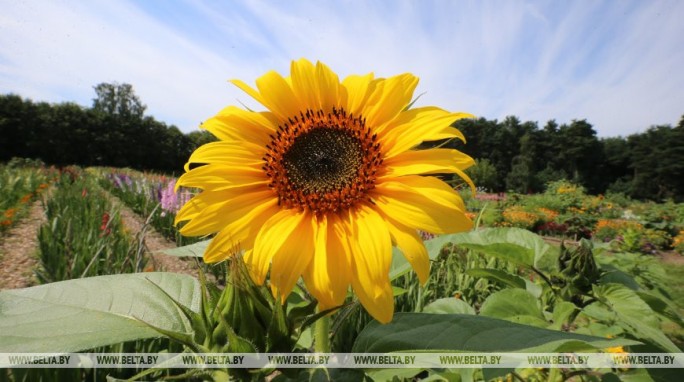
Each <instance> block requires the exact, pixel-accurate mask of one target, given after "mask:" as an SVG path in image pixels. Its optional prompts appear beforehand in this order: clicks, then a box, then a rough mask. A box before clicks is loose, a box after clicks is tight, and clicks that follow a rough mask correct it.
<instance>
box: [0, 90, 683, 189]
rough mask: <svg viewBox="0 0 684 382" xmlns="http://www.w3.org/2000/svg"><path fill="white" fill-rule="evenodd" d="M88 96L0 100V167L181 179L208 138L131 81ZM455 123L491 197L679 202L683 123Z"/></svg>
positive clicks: (474, 171) (453, 143) (477, 177)
mask: <svg viewBox="0 0 684 382" xmlns="http://www.w3.org/2000/svg"><path fill="white" fill-rule="evenodd" d="M95 92H96V98H95V99H94V100H93V105H92V107H90V108H85V107H82V106H80V105H77V104H75V103H61V104H48V103H45V102H33V101H31V100H30V99H24V98H22V97H20V96H17V95H13V94H8V95H0V162H5V161H8V160H9V159H11V158H13V157H20V158H34V159H40V160H42V161H43V162H45V163H46V164H52V165H57V166H64V165H70V164H75V165H80V166H114V167H130V168H134V169H139V170H154V171H160V172H165V173H175V174H178V173H179V172H181V171H182V168H183V165H184V163H185V162H186V160H187V159H188V157H189V156H190V154H191V153H192V151H193V150H194V149H195V148H196V147H198V146H200V145H202V144H204V143H206V142H210V141H212V140H213V137H212V136H211V135H210V134H209V133H207V132H203V131H195V132H191V133H189V134H184V133H182V132H181V131H180V130H179V129H178V128H177V127H176V126H173V125H171V126H169V125H167V124H165V123H163V122H160V121H157V120H155V119H154V118H153V117H150V116H146V115H145V113H144V112H145V105H144V104H143V103H142V102H141V101H140V99H139V98H138V97H137V96H136V95H135V93H134V92H133V87H132V86H131V85H129V84H117V83H102V84H99V85H97V86H95ZM455 126H456V127H457V128H459V129H460V130H461V131H462V132H463V134H464V135H465V137H466V138H467V144H465V145H464V144H462V143H461V142H460V141H455V140H452V141H448V142H440V143H439V145H440V146H441V147H454V148H457V149H459V150H461V151H463V152H465V153H467V154H469V155H470V156H472V157H473V158H475V159H476V161H477V166H475V167H473V168H471V169H469V170H468V173H469V174H470V175H471V176H472V177H473V180H474V181H475V184H476V185H477V186H478V187H481V188H483V189H486V190H487V191H490V192H504V191H513V192H519V193H531V192H540V191H543V190H544V187H545V185H546V184H547V183H548V182H550V181H554V180H559V179H567V180H570V181H573V182H575V183H578V184H580V185H582V186H584V187H585V188H586V189H587V190H588V191H589V192H590V193H594V194H598V193H623V194H625V195H627V196H630V197H633V198H637V199H652V200H658V201H660V200H664V199H673V200H675V201H683V200H684V116H683V117H682V119H681V120H680V121H679V124H678V125H677V126H675V127H672V126H670V125H663V126H652V127H650V128H648V129H647V130H645V131H644V132H642V133H638V134H632V135H629V136H627V137H613V138H598V137H597V136H596V131H595V130H594V128H593V126H592V125H591V124H590V123H588V122H587V121H586V120H576V121H573V122H571V123H570V124H562V125H558V124H557V123H556V122H555V121H549V122H547V123H546V125H544V126H543V127H541V128H540V127H539V126H538V124H537V123H536V122H521V121H520V120H519V119H518V118H516V117H513V116H511V117H507V118H505V119H504V120H503V121H497V120H488V119H485V118H480V119H476V120H461V121H458V122H457V123H456V124H455ZM645 128H646V127H645Z"/></svg>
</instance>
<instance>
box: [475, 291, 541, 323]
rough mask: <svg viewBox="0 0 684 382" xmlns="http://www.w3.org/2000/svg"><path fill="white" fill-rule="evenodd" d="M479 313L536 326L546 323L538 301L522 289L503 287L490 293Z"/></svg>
mask: <svg viewBox="0 0 684 382" xmlns="http://www.w3.org/2000/svg"><path fill="white" fill-rule="evenodd" d="M480 314H481V315H483V316H487V317H494V318H501V319H503V320H506V321H511V322H517V323H520V324H528V325H534V326H538V327H546V326H547V325H548V322H546V320H545V319H544V314H543V313H542V311H541V309H539V302H538V301H537V299H536V298H535V297H534V296H532V295H531V294H530V293H529V292H528V291H526V290H524V289H504V290H500V291H498V292H496V293H493V294H491V295H490V296H489V297H487V299H486V300H485V301H484V303H482V307H481V308H480Z"/></svg>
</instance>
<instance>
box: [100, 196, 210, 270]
mask: <svg viewBox="0 0 684 382" xmlns="http://www.w3.org/2000/svg"><path fill="white" fill-rule="evenodd" d="M109 197H110V200H111V201H112V203H114V204H115V205H117V206H119V209H120V213H121V220H122V222H123V224H124V226H125V227H126V228H127V229H128V230H129V232H130V233H131V236H133V237H135V238H138V239H139V236H138V235H139V234H140V233H141V232H142V231H143V229H144V232H143V238H142V240H143V245H144V248H145V255H146V256H148V259H149V260H150V261H149V263H148V266H147V268H146V270H149V271H166V272H175V273H183V274H186V275H191V276H194V277H197V276H198V273H197V266H196V265H195V263H194V262H192V261H186V260H183V259H180V258H178V257H173V256H167V255H163V254H155V253H154V252H156V251H160V250H162V249H169V248H175V247H176V243H173V242H171V241H169V240H167V239H166V238H165V237H163V236H162V235H161V234H160V233H159V232H157V231H156V230H155V229H154V228H153V227H151V226H149V225H148V226H145V220H144V219H143V218H142V217H140V216H139V215H138V214H136V213H135V212H133V210H131V209H130V208H128V207H127V206H126V205H124V204H123V203H122V202H121V200H119V198H117V197H115V196H114V195H111V194H110V195H109Z"/></svg>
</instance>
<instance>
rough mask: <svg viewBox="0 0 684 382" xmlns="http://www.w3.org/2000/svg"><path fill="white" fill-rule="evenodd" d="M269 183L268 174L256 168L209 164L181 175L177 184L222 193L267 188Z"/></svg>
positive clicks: (177, 185)
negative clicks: (245, 188)
mask: <svg viewBox="0 0 684 382" xmlns="http://www.w3.org/2000/svg"><path fill="white" fill-rule="evenodd" d="M268 183H269V179H268V177H267V176H266V174H264V172H263V171H262V170H261V169H259V168H257V167H256V166H242V165H240V166H229V165H224V164H207V165H204V166H201V167H197V168H194V169H192V170H190V171H189V172H186V173H184V174H183V175H181V177H180V178H178V181H177V182H176V187H177V188H178V187H180V186H183V187H192V188H201V189H203V190H207V191H221V190H227V189H231V188H237V187H249V186H259V185H262V186H266V185H268Z"/></svg>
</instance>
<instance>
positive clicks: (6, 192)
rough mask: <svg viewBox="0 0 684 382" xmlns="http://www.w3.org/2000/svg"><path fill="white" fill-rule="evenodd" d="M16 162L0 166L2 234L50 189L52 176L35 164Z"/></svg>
mask: <svg viewBox="0 0 684 382" xmlns="http://www.w3.org/2000/svg"><path fill="white" fill-rule="evenodd" d="M22 162H23V161H18V160H14V161H11V162H10V163H8V164H7V165H6V166H2V165H0V195H2V198H0V233H3V232H5V231H7V230H8V229H9V228H11V227H12V226H13V225H14V223H16V222H17V221H18V220H19V219H21V218H22V217H23V216H24V215H25V214H26V213H27V212H28V208H29V206H30V205H31V203H32V202H33V201H34V200H36V198H38V196H39V195H40V194H41V193H42V192H43V191H44V190H45V189H46V188H47V187H48V184H47V182H48V181H49V180H48V178H49V177H50V174H49V172H48V171H47V170H45V169H43V168H40V167H34V166H33V165H34V164H33V163H30V162H29V163H26V162H23V163H22Z"/></svg>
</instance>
